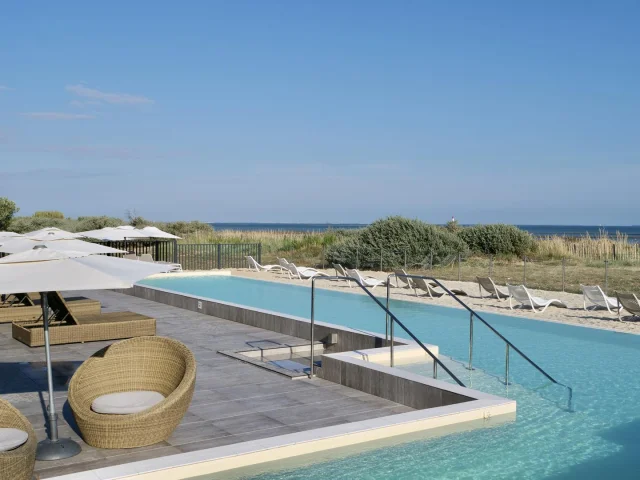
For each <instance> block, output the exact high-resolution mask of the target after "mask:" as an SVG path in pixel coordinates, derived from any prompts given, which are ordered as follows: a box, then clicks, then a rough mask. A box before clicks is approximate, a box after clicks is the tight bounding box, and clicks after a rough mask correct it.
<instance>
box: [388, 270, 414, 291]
mask: <svg viewBox="0 0 640 480" xmlns="http://www.w3.org/2000/svg"><path fill="white" fill-rule="evenodd" d="M393 273H395V274H396V287H398V288H413V289H414V290H415V287H414V286H413V282H412V281H411V279H410V278H409V277H407V276H406V275H408V273H407V272H406V271H405V270H404V269H400V270H394V271H393ZM398 282H399V283H398Z"/></svg>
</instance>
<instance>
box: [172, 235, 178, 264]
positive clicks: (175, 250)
mask: <svg viewBox="0 0 640 480" xmlns="http://www.w3.org/2000/svg"><path fill="white" fill-rule="evenodd" d="M173 263H178V240H176V239H175V238H174V239H173Z"/></svg>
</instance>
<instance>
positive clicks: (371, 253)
mask: <svg viewBox="0 0 640 480" xmlns="http://www.w3.org/2000/svg"><path fill="white" fill-rule="evenodd" d="M458 253H461V254H463V255H464V254H466V253H467V246H466V244H465V243H464V242H463V241H462V240H460V238H458V237H457V236H456V235H454V234H452V233H450V232H448V231H446V230H445V229H444V228H442V227H437V226H435V225H430V224H428V223H425V222H422V221H420V220H410V219H408V218H403V217H389V218H385V219H382V220H377V221H375V222H373V223H372V224H371V225H369V226H368V227H365V228H363V229H360V230H356V231H355V232H354V233H351V234H347V235H344V236H341V237H339V238H338V240H337V241H336V243H334V244H333V245H330V246H329V247H328V248H327V254H326V257H327V261H328V262H329V263H340V264H342V265H343V266H344V267H348V268H353V267H356V266H357V267H358V268H362V269H376V270H377V269H379V268H380V263H381V259H382V267H383V269H390V268H393V267H398V266H401V265H404V264H405V255H406V263H407V265H409V266H412V265H418V264H419V265H424V264H426V263H429V261H430V258H431V255H433V263H434V264H437V263H440V262H443V261H444V260H445V259H447V258H450V257H452V256H454V255H457V254H458Z"/></svg>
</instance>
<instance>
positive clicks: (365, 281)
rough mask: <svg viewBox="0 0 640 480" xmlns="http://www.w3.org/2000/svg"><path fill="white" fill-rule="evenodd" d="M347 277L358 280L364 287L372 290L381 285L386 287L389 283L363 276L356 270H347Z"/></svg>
mask: <svg viewBox="0 0 640 480" xmlns="http://www.w3.org/2000/svg"><path fill="white" fill-rule="evenodd" d="M347 275H348V276H350V277H351V278H355V279H356V280H358V281H359V282H360V283H361V284H362V285H364V286H365V287H369V288H371V289H372V290H373V289H374V288H376V287H378V286H380V285H386V284H387V282H385V281H384V280H379V279H377V278H376V277H369V276H367V277H364V276H362V274H361V273H360V272H359V271H358V270H356V269H355V268H354V269H353V270H350V269H347Z"/></svg>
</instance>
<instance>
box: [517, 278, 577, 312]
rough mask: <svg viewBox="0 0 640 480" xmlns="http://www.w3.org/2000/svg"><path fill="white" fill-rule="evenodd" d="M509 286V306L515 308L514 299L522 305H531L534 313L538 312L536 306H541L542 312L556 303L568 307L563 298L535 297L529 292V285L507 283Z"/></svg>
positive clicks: (557, 305)
mask: <svg viewBox="0 0 640 480" xmlns="http://www.w3.org/2000/svg"><path fill="white" fill-rule="evenodd" d="M507 288H508V289H509V308H510V309H511V310H513V303H512V301H513V300H515V301H516V302H519V303H520V306H526V307H531V310H532V311H533V312H534V313H538V312H537V311H536V308H541V309H542V310H541V312H544V311H545V310H546V309H547V307H548V306H549V305H555V306H556V307H560V308H567V304H566V303H564V302H563V301H561V300H558V299H556V298H552V299H551V300H546V299H544V298H540V297H534V296H532V295H531V294H530V293H529V290H527V287H525V286H524V285H509V284H507Z"/></svg>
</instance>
